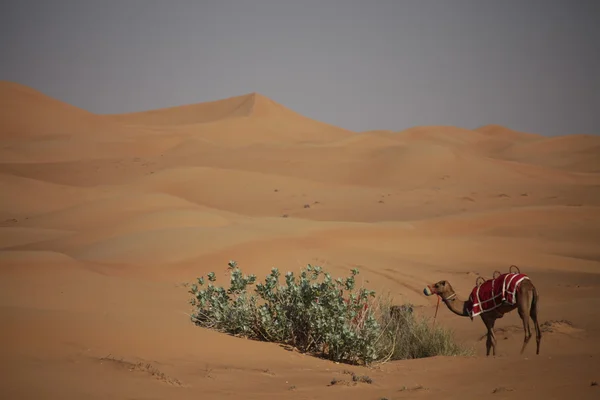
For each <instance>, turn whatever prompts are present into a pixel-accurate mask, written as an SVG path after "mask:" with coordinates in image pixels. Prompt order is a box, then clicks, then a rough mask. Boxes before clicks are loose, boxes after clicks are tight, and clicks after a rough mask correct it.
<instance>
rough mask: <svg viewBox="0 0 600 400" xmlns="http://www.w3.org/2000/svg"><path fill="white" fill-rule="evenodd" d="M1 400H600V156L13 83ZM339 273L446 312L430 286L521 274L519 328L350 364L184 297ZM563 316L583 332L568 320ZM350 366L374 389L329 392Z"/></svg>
mask: <svg viewBox="0 0 600 400" xmlns="http://www.w3.org/2000/svg"><path fill="white" fill-rule="evenodd" d="M0 106H1V107H0V109H1V110H0V141H1V142H2V143H1V146H0V192H1V193H2V196H1V197H0V274H1V279H0V312H1V315H0V318H1V319H2V321H3V328H2V331H1V332H2V333H1V337H0V343H1V345H2V354H3V357H2V368H3V374H2V380H1V384H0V393H1V394H2V397H3V398H15V399H16V398H61V399H65V398H73V399H75V398H77V399H79V398H84V397H85V398H91V399H93V398H98V399H108V398H148V399H149V398H198V396H199V395H200V396H201V397H202V398H207V399H212V398H215V399H217V398H218V399H223V398H236V399H239V398H244V399H246V398H247V399H254V398H256V399H259V398H261V399H262V398H273V399H275V398H277V399H280V398H297V399H308V398H310V399H326V398H327V399H329V398H332V396H334V398H335V396H338V397H341V396H343V397H344V398H348V399H365V398H372V399H379V398H384V397H385V398H388V399H401V398H413V397H419V398H439V397H444V398H460V399H465V398H475V397H477V396H486V395H490V394H492V392H494V394H493V397H494V398H523V399H524V398H528V399H529V398H567V397H578V398H597V396H598V393H599V390H600V388H598V387H597V386H591V382H592V381H599V380H600V375H598V373H597V372H596V371H597V368H596V367H595V366H596V365H597V363H598V358H599V357H600V345H599V343H600V341H598V338H599V337H600V323H599V322H598V321H600V319H599V318H598V317H599V312H598V310H599V309H600V308H599V307H600V297H599V296H598V295H597V293H598V290H599V289H600V275H599V274H598V268H599V267H600V250H599V247H598V243H600V228H599V227H600V166H599V164H598V160H600V142H599V141H598V137H597V136H591V135H570V136H564V137H558V138H545V137H543V136H541V135H534V134H528V133H523V132H516V131H513V130H511V129H508V128H505V127H502V126H497V125H488V126H484V127H480V128H477V129H475V130H468V129H463V128H457V127H447V126H427V127H413V128H410V129H406V130H404V131H401V132H391V131H369V132H363V133H355V132H349V131H347V130H344V129H340V128H337V127H334V126H330V125H327V124H324V123H321V122H319V121H314V120H311V119H309V118H307V117H305V116H302V115H299V114H297V113H295V112H294V111H292V110H290V109H288V108H286V107H285V106H283V105H280V104H278V103H276V102H274V101H273V100H271V99H269V98H267V97H265V96H262V95H260V94H256V93H252V94H247V95H242V96H237V97H232V98H228V99H223V100H218V101H214V102H208V103H199V104H193V105H188V106H180V107H171V108H165V109H160V110H151V111H147V112H140V113H130V114H122V115H94V114H92V113H89V112H87V111H85V110H81V109H79V108H76V107H73V106H71V105H68V104H64V103H62V102H60V101H58V100H55V99H52V98H49V97H47V96H45V95H44V94H42V93H39V92H37V91H35V90H34V89H32V88H27V87H24V86H21V85H17V84H13V83H10V82H2V83H1V84H0ZM230 259H235V260H237V261H238V262H239V263H240V266H242V267H243V269H244V271H245V272H253V273H256V274H258V275H259V277H260V276H263V275H265V274H266V273H268V271H269V270H270V269H271V267H273V266H277V267H279V268H280V269H282V270H290V269H291V270H296V269H298V268H300V267H302V266H303V265H305V264H307V263H313V264H317V265H323V266H325V267H326V268H327V269H328V270H330V271H331V272H332V273H334V274H336V275H340V274H346V273H347V272H348V270H349V269H350V268H353V267H356V266H358V267H359V268H360V271H361V275H360V277H361V279H363V280H364V282H365V283H366V282H367V281H368V283H366V284H367V285H368V286H369V287H372V288H373V289H376V290H377V291H378V292H380V293H386V292H389V293H390V294H391V295H393V296H394V298H395V299H396V301H397V302H398V303H400V302H403V301H409V302H412V303H413V304H415V305H416V306H417V310H418V312H421V313H424V314H425V315H428V316H432V315H433V312H434V309H435V300H434V299H431V298H427V297H425V296H423V295H422V292H421V290H422V287H423V286H424V285H425V284H426V283H431V282H433V281H436V280H439V279H448V280H451V281H452V283H453V285H454V286H455V288H456V289H457V290H458V291H459V294H460V295H461V296H463V297H464V296H466V295H467V293H468V291H469V290H470V289H471V288H472V286H473V284H474V282H475V278H476V277H477V276H478V275H483V276H491V274H492V272H493V271H494V270H496V269H499V270H506V269H507V268H508V266H509V265H510V264H517V265H519V266H520V267H521V268H522V270H523V271H524V272H526V273H528V274H530V276H531V278H532V279H533V281H534V283H535V284H536V285H537V287H538V288H539V291H540V294H541V319H542V321H543V322H547V325H546V326H547V331H546V332H545V333H544V338H543V342H542V354H541V355H539V356H535V354H534V349H533V347H534V345H530V347H529V348H528V350H527V353H526V354H525V355H523V356H519V354H518V351H519V348H520V344H521V341H522V331H521V327H520V326H521V325H520V319H519V318H518V315H516V313H515V314H511V315H509V316H507V317H505V318H504V319H502V320H500V321H498V323H497V328H498V335H499V337H501V338H502V339H503V340H501V341H500V345H499V346H500V347H499V355H498V356H497V357H495V358H485V357H484V356H483V355H484V349H485V345H484V341H482V340H481V336H482V335H483V334H484V332H485V330H484V327H483V324H482V323H481V322H480V321H473V322H471V321H469V320H467V319H461V318H460V317H457V316H455V315H453V314H451V313H450V312H449V311H448V310H445V309H442V310H440V313H439V315H438V322H437V323H439V324H444V325H446V326H449V327H451V328H453V329H454V330H455V332H456V335H457V338H458V340H460V341H461V342H463V343H466V344H469V345H473V346H475V348H476V350H477V352H478V355H477V356H476V357H473V358H443V357H439V358H433V359H422V360H412V361H396V362H390V363H387V364H385V365H383V366H381V367H378V368H376V369H365V368H359V367H348V366H344V365H341V364H335V363H330V362H327V361H323V360H319V359H315V358H312V357H309V356H304V355H301V354H299V353H297V352H290V351H287V350H285V349H282V348H281V347H279V346H277V345H275V344H268V343H258V342H251V341H247V340H243V339H238V338H233V337H229V336H227V335H223V334H218V333H215V332H212V331H208V330H203V329H200V328H197V327H195V326H193V325H192V324H191V323H190V322H189V319H188V317H187V316H186V313H189V312H190V309H189V307H188V304H187V300H188V295H187V293H186V288H185V287H184V286H183V285H182V283H183V282H190V281H193V280H194V279H195V278H197V277H199V276H201V275H203V274H206V273H207V272H210V271H215V272H216V273H217V275H218V277H219V279H220V280H221V281H222V280H224V279H227V276H226V274H225V269H226V263H227V261H228V260H230ZM565 321H566V322H565ZM345 369H350V370H353V371H356V372H360V373H364V374H367V375H369V376H371V377H372V378H373V380H374V383H373V384H371V385H369V384H359V385H357V386H329V383H330V382H331V380H332V378H334V377H336V378H344V374H343V370H345Z"/></svg>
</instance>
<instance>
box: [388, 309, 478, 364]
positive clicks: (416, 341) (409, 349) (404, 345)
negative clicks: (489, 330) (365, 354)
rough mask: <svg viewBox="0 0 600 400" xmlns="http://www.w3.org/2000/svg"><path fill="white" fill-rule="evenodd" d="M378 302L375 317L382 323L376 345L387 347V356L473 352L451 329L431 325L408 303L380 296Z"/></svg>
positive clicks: (470, 353) (392, 357)
mask: <svg viewBox="0 0 600 400" xmlns="http://www.w3.org/2000/svg"><path fill="white" fill-rule="evenodd" d="M378 304H379V313H378V314H379V315H378V317H379V318H378V319H379V320H380V324H381V326H383V334H382V337H381V340H380V343H379V347H380V348H382V349H388V358H389V359H391V360H405V359H412V358H425V357H433V356H456V355H463V356H468V355H472V354H473V349H472V348H470V347H465V346H461V345H459V344H458V343H457V342H456V341H455V339H454V334H453V332H452V331H451V330H449V329H447V328H445V327H443V326H439V325H437V326H433V325H432V324H431V321H430V320H429V319H428V318H424V317H422V316H417V315H415V314H414V312H413V308H412V306H411V305H405V306H403V307H398V306H393V305H392V301H391V300H390V299H389V298H380V299H379V301H378Z"/></svg>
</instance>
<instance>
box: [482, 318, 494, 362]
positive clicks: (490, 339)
mask: <svg viewBox="0 0 600 400" xmlns="http://www.w3.org/2000/svg"><path fill="white" fill-rule="evenodd" d="M481 320H482V321H483V323H484V324H485V327H486V328H487V340H486V342H485V348H486V353H485V355H486V356H489V355H490V349H491V350H492V354H493V355H494V356H495V355H496V335H494V324H495V323H496V319H495V318H494V317H493V316H491V314H481Z"/></svg>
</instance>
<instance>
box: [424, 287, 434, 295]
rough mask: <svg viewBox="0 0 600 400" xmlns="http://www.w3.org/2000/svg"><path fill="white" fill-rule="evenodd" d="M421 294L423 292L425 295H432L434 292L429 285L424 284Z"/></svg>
mask: <svg viewBox="0 0 600 400" xmlns="http://www.w3.org/2000/svg"><path fill="white" fill-rule="evenodd" d="M423 294H425V296H432V295H434V294H435V293H433V291H432V290H431V288H430V287H429V286H425V289H423Z"/></svg>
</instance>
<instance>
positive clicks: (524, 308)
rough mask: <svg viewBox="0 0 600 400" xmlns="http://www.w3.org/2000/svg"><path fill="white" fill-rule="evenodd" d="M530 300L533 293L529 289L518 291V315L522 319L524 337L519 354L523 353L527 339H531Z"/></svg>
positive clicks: (531, 300)
mask: <svg viewBox="0 0 600 400" xmlns="http://www.w3.org/2000/svg"><path fill="white" fill-rule="evenodd" d="M532 302H533V294H532V292H531V291H530V290H526V291H525V290H523V291H520V292H519V298H518V301H517V303H518V309H519V316H520V317H521V319H522V320H523V331H525V339H524V340H523V347H521V354H523V352H524V351H525V347H526V346H527V343H529V339H531V328H530V327H529V314H530V310H531V304H532Z"/></svg>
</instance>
